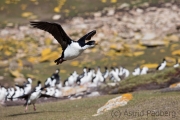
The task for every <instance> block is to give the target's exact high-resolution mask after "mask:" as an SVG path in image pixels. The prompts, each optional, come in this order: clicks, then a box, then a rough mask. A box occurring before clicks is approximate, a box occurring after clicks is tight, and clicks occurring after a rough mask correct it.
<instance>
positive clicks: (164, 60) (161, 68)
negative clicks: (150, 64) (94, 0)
mask: <svg viewBox="0 0 180 120" xmlns="http://www.w3.org/2000/svg"><path fill="white" fill-rule="evenodd" d="M165 67H166V59H165V58H163V62H162V63H160V64H159V65H158V66H157V68H156V70H163V69H164V68H165Z"/></svg>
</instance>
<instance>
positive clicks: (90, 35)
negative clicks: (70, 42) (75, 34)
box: [78, 30, 96, 43]
mask: <svg viewBox="0 0 180 120" xmlns="http://www.w3.org/2000/svg"><path fill="white" fill-rule="evenodd" d="M95 34H96V30H93V31H91V32H89V33H87V34H86V35H84V36H83V37H81V38H80V39H79V40H78V41H79V42H80V43H81V42H84V43H85V40H90V39H91V37H92V36H94V35H95Z"/></svg>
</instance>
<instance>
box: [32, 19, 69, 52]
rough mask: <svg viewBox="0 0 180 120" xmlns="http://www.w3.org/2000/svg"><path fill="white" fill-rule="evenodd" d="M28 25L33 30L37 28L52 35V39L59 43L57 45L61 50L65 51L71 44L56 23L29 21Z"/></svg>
mask: <svg viewBox="0 0 180 120" xmlns="http://www.w3.org/2000/svg"><path fill="white" fill-rule="evenodd" d="M30 23H31V25H32V26H33V27H34V28H39V29H41V30H44V31H47V32H49V33H50V34H52V35H53V36H54V38H55V39H56V40H57V41H58V42H59V44H61V47H62V49H63V50H64V49H66V47H67V46H68V44H70V43H71V39H70V38H69V36H68V35H67V34H66V33H65V31H64V30H63V28H62V27H61V25H60V24H58V23H50V22H44V21H37V22H35V21H31V22H30Z"/></svg>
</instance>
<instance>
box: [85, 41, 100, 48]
mask: <svg viewBox="0 0 180 120" xmlns="http://www.w3.org/2000/svg"><path fill="white" fill-rule="evenodd" d="M95 45H97V42H96V41H94V40H92V41H89V42H87V43H86V45H85V46H87V48H91V47H94V46H95Z"/></svg>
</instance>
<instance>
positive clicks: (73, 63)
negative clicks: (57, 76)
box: [71, 61, 79, 66]
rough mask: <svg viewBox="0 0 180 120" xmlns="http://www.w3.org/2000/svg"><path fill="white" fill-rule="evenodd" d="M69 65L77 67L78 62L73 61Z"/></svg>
mask: <svg viewBox="0 0 180 120" xmlns="http://www.w3.org/2000/svg"><path fill="white" fill-rule="evenodd" d="M71 65H72V66H78V65H79V62H78V61H73V62H71Z"/></svg>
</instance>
